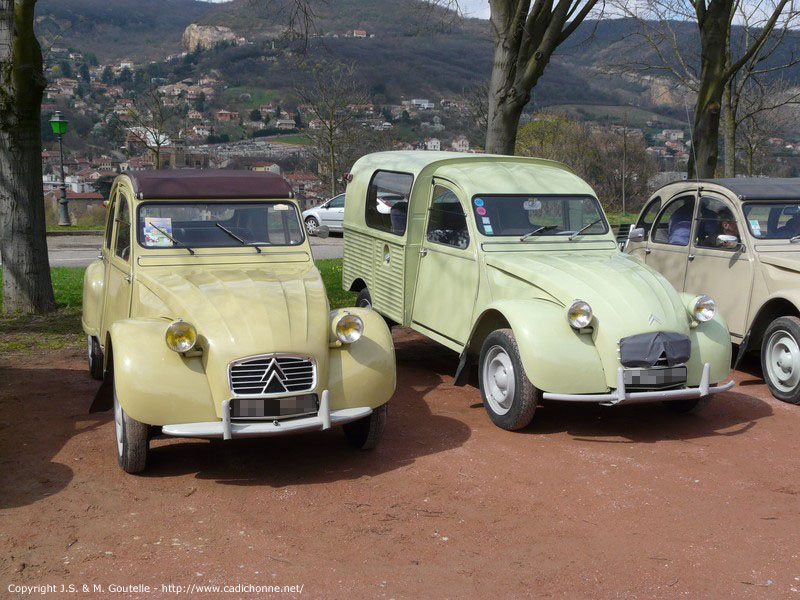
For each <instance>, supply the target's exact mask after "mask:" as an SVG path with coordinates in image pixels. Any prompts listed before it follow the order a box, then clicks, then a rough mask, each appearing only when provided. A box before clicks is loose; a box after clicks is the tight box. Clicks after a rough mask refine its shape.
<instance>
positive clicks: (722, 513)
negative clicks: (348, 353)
mask: <svg viewBox="0 0 800 600" xmlns="http://www.w3.org/2000/svg"><path fill="white" fill-rule="evenodd" d="M395 343H396V346H397V358H398V388H397V393H396V394H395V396H394V398H393V400H392V403H391V405H390V412H389V422H388V425H387V430H386V435H385V437H384V439H383V442H382V444H381V445H380V446H379V448H378V449H377V450H376V451H374V452H370V453H358V452H354V451H352V450H351V449H350V448H349V447H348V446H347V445H346V443H345V441H344V438H343V436H342V434H341V432H339V431H329V432H325V433H320V434H307V435H301V436H294V437H282V438H274V439H256V440H240V441H233V442H209V441H202V440H198V441H193V440H188V441H187V440H176V439H159V440H155V441H154V442H153V443H152V448H153V450H152V453H151V459H152V460H151V466H150V468H149V470H148V471H147V472H146V473H145V474H144V475H143V476H131V475H126V474H125V473H123V472H122V471H121V470H120V469H119V468H118V467H117V464H116V457H115V453H114V447H113V443H114V442H113V438H114V428H113V420H112V415H111V413H99V414H89V413H88V407H89V404H90V403H91V399H92V396H93V394H94V392H95V390H96V389H97V385H98V384H97V382H95V381H93V380H91V379H90V378H89V376H88V374H87V372H86V367H85V357H84V353H83V351H82V350H77V349H75V350H69V351H58V352H56V351H45V352H41V353H38V354H7V355H6V356H2V357H0V470H1V472H2V481H1V482H0V584H2V585H1V586H0V595H2V596H3V597H18V596H19V594H18V593H17V591H18V590H21V587H20V586H35V585H44V584H54V585H55V586H57V587H56V589H58V590H60V589H61V586H62V585H63V586H65V587H67V589H68V586H70V585H73V586H75V587H76V588H77V589H78V590H82V589H83V586H84V585H86V586H87V588H86V589H87V590H88V592H87V593H85V594H81V596H82V597H102V596H105V595H107V593H108V592H111V591H113V588H111V587H110V586H112V585H117V586H130V585H139V586H150V591H149V592H147V591H144V588H143V587H142V588H139V589H140V591H138V592H136V591H134V592H130V593H127V594H126V596H129V597H140V598H149V597H156V596H159V595H165V596H166V595H175V594H174V589H175V588H172V589H170V588H167V587H162V586H169V585H173V586H178V585H181V586H190V585H192V584H198V585H220V586H223V585H230V586H235V585H237V584H243V585H252V586H270V585H285V586H288V585H302V586H303V588H302V592H300V593H294V594H292V593H289V594H288V596H290V597H291V596H292V595H301V596H305V597H311V598H320V597H325V598H348V599H349V598H375V597H377V598H384V597H385V598H486V597H493V598H520V597H535V598H570V599H573V598H647V599H651V598H793V597H796V598H798V599H800V466H798V465H800V461H798V456H800V435H798V432H800V407H794V406H790V405H787V404H783V403H781V402H778V401H776V400H774V399H773V398H772V397H771V396H770V395H769V393H768V392H767V390H766V387H765V386H764V385H763V382H762V381H761V379H760V377H759V375H758V369H757V366H753V367H752V368H749V369H747V370H745V371H742V372H736V373H735V374H734V376H735V379H736V381H737V383H738V384H739V385H738V386H737V387H736V388H734V389H733V391H732V392H729V393H725V394H721V395H719V396H717V397H716V398H715V399H714V401H713V402H712V404H711V405H710V406H709V407H707V408H706V409H705V410H704V411H703V412H701V413H700V414H698V415H687V416H680V415H673V414H671V413H669V412H667V411H665V410H664V409H663V408H662V407H661V406H660V405H638V406H630V407H617V408H604V407H596V406H576V405H565V404H547V405H544V406H540V407H539V409H537V413H536V416H535V418H534V422H533V424H532V425H531V426H530V427H529V428H528V429H527V430H525V431H523V432H518V433H509V432H505V431H502V430H500V429H498V428H497V427H495V426H494V425H492V423H491V422H490V421H489V418H488V417H487V415H486V413H485V411H484V409H483V407H482V404H481V398H480V393H479V392H478V390H477V389H476V388H474V387H465V388H454V387H452V386H451V385H450V381H451V374H452V373H453V371H454V370H455V366H456V363H457V357H456V355H455V354H453V353H450V352H448V351H444V350H442V348H441V347H440V346H437V345H436V344H434V343H432V342H430V341H427V340H425V339H424V338H422V337H420V336H418V335H416V334H414V333H412V332H410V331H408V330H396V331H395ZM163 385H170V383H169V382H163ZM95 585H97V586H102V590H103V592H101V591H100V589H101V588H100V587H98V588H94V587H93V586H95ZM256 590H257V588H239V590H238V591H234V592H233V593H231V594H227V595H226V597H264V596H267V595H268V594H266V593H263V591H262V593H258V592H257V591H256ZM57 595H58V594H57ZM193 595H199V596H208V597H211V596H215V595H216V594H213V593H207V594H203V593H202V592H200V591H199V590H198V589H195V590H194V593H193Z"/></svg>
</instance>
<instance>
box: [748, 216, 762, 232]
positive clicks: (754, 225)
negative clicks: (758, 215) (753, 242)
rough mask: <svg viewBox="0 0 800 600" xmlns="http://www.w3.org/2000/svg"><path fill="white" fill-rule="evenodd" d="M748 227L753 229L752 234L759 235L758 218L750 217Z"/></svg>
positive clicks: (759, 225)
mask: <svg viewBox="0 0 800 600" xmlns="http://www.w3.org/2000/svg"><path fill="white" fill-rule="evenodd" d="M750 229H752V230H753V234H754V235H761V224H760V223H759V222H758V219H750Z"/></svg>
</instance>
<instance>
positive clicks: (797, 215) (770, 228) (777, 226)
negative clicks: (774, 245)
mask: <svg viewBox="0 0 800 600" xmlns="http://www.w3.org/2000/svg"><path fill="white" fill-rule="evenodd" d="M742 210H744V217H745V220H746V221H747V228H748V229H749V230H750V233H751V234H752V236H753V237H755V238H758V239H760V240H787V239H791V238H793V237H795V236H797V235H800V200H793V201H788V202H787V201H783V202H757V203H756V202H753V203H749V204H745V205H744V206H743V207H742Z"/></svg>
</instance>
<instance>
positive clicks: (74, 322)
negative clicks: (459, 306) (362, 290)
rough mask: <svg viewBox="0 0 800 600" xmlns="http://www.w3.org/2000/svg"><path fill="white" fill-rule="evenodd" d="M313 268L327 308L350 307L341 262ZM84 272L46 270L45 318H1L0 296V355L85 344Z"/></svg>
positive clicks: (320, 262) (352, 295) (319, 263)
mask: <svg viewBox="0 0 800 600" xmlns="http://www.w3.org/2000/svg"><path fill="white" fill-rule="evenodd" d="M317 267H318V268H319V271H320V273H321V274H322V280H323V281H324V282H325V287H326V289H327V290H328V298H329V300H330V303H331V308H341V307H343V306H353V304H354V303H355V300H356V294H355V293H353V292H345V291H344V290H342V260H341V259H327V260H318V261H317ZM84 271H85V269H83V268H77V267H53V268H52V269H51V270H50V272H51V275H52V278H53V291H54V292H55V296H56V304H57V305H58V310H56V311H55V312H52V313H50V314H47V315H25V316H16V315H2V307H3V298H2V295H0V354H3V353H5V352H30V351H35V350H40V349H53V350H57V349H60V348H65V347H74V346H82V345H83V344H84V343H85V342H84V337H83V330H82V329H81V304H82V302H83V273H84ZM1 277H2V275H0V283H2V278H1Z"/></svg>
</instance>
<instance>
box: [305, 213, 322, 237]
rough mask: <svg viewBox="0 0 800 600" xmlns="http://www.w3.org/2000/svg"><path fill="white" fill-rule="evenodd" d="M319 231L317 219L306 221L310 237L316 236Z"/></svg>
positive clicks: (309, 218) (310, 218)
mask: <svg viewBox="0 0 800 600" xmlns="http://www.w3.org/2000/svg"><path fill="white" fill-rule="evenodd" d="M318 229H319V221H317V219H316V218H315V217H308V218H307V219H306V231H307V232H308V235H314V234H315V233H317V230H318Z"/></svg>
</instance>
